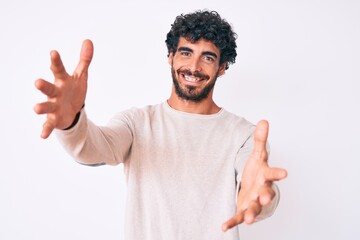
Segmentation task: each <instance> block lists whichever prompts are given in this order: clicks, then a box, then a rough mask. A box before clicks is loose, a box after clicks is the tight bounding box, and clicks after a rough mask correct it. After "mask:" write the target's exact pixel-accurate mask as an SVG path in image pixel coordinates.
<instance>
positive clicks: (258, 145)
mask: <svg viewBox="0 0 360 240" xmlns="http://www.w3.org/2000/svg"><path fill="white" fill-rule="evenodd" d="M268 132H269V123H268V122H267V121H266V120H261V121H260V122H259V123H258V124H257V125H256V128H255V133H254V141H255V142H254V151H253V152H254V154H256V155H257V156H261V155H262V154H264V153H266V154H267V151H266V142H267V138H268Z"/></svg>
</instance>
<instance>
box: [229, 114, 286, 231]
mask: <svg viewBox="0 0 360 240" xmlns="http://www.w3.org/2000/svg"><path fill="white" fill-rule="evenodd" d="M268 132H269V124H268V122H267V121H265V120H262V121H260V122H259V123H258V124H257V125H256V128H255V133H254V140H255V143H254V149H253V152H252V154H251V156H250V158H249V160H248V161H247V163H246V165H245V168H244V171H243V175H242V179H241V187H240V191H239V194H238V199H237V211H236V213H235V215H234V216H233V217H231V218H230V219H229V220H228V221H226V222H225V223H224V224H223V225H222V230H223V231H227V230H228V229H230V228H232V227H234V226H236V225H238V224H241V223H243V222H245V223H247V224H252V223H254V221H255V219H256V217H257V216H258V215H259V214H260V212H261V210H262V208H263V207H264V206H267V205H269V204H270V203H271V201H272V199H273V198H274V196H275V192H274V190H273V188H272V182H273V181H279V180H281V179H284V178H286V176H287V172H286V170H285V169H281V168H271V167H269V165H268V153H267V150H266V142H267V137H268Z"/></svg>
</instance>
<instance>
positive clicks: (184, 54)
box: [180, 51, 191, 57]
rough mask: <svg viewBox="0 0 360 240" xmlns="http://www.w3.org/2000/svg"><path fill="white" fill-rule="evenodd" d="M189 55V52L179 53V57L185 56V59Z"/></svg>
mask: <svg viewBox="0 0 360 240" xmlns="http://www.w3.org/2000/svg"><path fill="white" fill-rule="evenodd" d="M190 54H191V53H190V52H186V51H182V52H180V55H181V56H185V57H189V56H190Z"/></svg>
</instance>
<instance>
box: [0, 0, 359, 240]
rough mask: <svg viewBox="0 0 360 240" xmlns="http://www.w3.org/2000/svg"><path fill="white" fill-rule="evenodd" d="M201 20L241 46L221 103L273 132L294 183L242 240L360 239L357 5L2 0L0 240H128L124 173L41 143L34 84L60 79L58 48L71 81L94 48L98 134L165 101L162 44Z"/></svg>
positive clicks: (167, 85)
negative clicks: (122, 115) (215, 16)
mask: <svg viewBox="0 0 360 240" xmlns="http://www.w3.org/2000/svg"><path fill="white" fill-rule="evenodd" d="M197 9H210V10H217V11H218V12H219V13H220V14H221V15H222V17H224V18H225V19H227V20H228V21H229V22H230V23H231V24H232V25H233V28H234V30H235V31H236V32H237V34H238V39H237V44H238V49H237V50H238V57H237V61H236V64H235V65H232V66H230V69H229V70H227V72H226V74H225V76H223V77H221V78H219V80H218V82H217V85H216V86H215V96H214V98H215V100H216V102H217V103H218V105H220V106H221V107H224V108H225V109H227V110H229V111H231V112H234V113H235V114H237V115H240V116H243V117H245V118H247V119H248V120H250V121H252V122H254V123H256V122H258V121H259V120H260V119H267V120H268V121H269V122H270V136H269V141H270V144H271V148H272V153H271V156H270V160H269V161H270V164H271V165H272V166H280V167H284V168H286V169H287V170H288V173H289V177H288V178H287V179H286V180H284V181H282V182H280V183H279V187H280V189H281V201H280V205H279V207H278V209H277V211H276V213H275V214H274V215H273V216H272V217H271V218H269V219H266V220H264V221H262V222H259V223H256V224H254V225H251V226H248V225H243V226H241V229H240V230H241V239H243V240H246V239H251V240H260V239H281V240H289V239H291V240H303V239H308V240H312V239H334V240H335V239H358V237H359V235H360V224H359V220H358V216H359V215H360V206H359V205H360V204H359V203H360V193H359V191H360V174H359V172H360V163H359V162H360V158H359V150H360V140H359V135H360V127H359V126H360V111H359V103H360V94H359V92H360V91H359V90H360V70H359V67H360V44H359V43H360V2H359V1H358V0H353V1H351V0H337V1H336V0H293V1H288V0H273V1H267V0H246V1H245V0H244V1H241V0H238V1H228V0H222V1H210V0H207V1H194V0H183V1H165V0H163V1H160V0H159V1H145V0H139V1H136V0H135V1H120V0H118V1H115V0H113V1H105V0H104V1H94V0H78V1H70V0H62V1H51V0H47V1H45V0H32V1H25V0H22V1H21V0H13V1H5V0H0V77H1V88H0V107H1V108H0V109H1V117H0V121H1V122H0V128H1V131H0V134H1V140H0V141H1V144H0V150H1V151H0V153H1V155H0V163H1V164H0V239H1V240H15V239H16V240H18V239H19V240H22V239H34V240H48V239H51V240H63V239H87V240H95V239H107V240H119V239H123V228H124V227H123V222H124V212H125V199H126V182H125V178H124V174H123V167H122V166H116V167H110V166H103V167H97V168H91V167H84V166H82V165H79V164H77V163H75V162H74V161H73V159H72V158H71V157H69V156H68V155H67V154H66V153H65V151H64V150H63V149H62V147H61V146H60V145H59V144H58V142H57V140H56V138H55V136H51V137H50V138H49V139H47V140H43V139H41V138H40V132H41V128H42V124H43V122H44V120H45V116H38V115H36V114H35V113H34V112H33V106H34V105H35V103H37V102H42V101H45V97H44V96H43V95H42V94H41V93H40V92H38V91H37V90H36V89H35V87H34V81H35V80H36V79H37V78H44V79H47V80H49V81H52V80H53V78H52V75H51V72H50V69H49V66H50V61H49V52H50V50H52V49H57V50H58V51H59V52H60V54H61V56H62V58H63V61H64V63H65V66H66V68H67V70H68V71H69V72H72V71H73V70H74V68H75V66H76V64H77V62H78V56H79V52H80V47H81V43H82V41H83V40H84V39H86V38H89V39H92V40H93V42H94V45H95V55H94V59H93V62H92V64H91V68H90V76H89V89H88V95H87V99H86V110H87V112H88V116H89V117H90V118H91V119H92V120H93V121H94V122H95V123H97V124H99V125H104V124H106V123H107V121H108V120H109V119H110V118H111V117H112V116H113V115H114V114H115V113H116V112H118V111H122V110H125V109H127V108H130V107H133V106H135V107H143V106H145V105H148V104H156V103H160V102H163V101H165V100H166V99H167V98H168V97H169V96H170V90H171V75H170V66H169V65H168V63H167V57H166V55H167V50H166V46H165V42H164V41H165V36H166V34H167V32H168V31H169V29H170V27H171V24H172V23H173V21H174V19H175V17H176V16H177V15H179V14H181V13H188V12H192V11H194V10H197ZM219 207H221V206H219ZM224 220H225V219H224ZM219 228H220V226H219Z"/></svg>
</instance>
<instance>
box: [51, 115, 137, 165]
mask: <svg viewBox="0 0 360 240" xmlns="http://www.w3.org/2000/svg"><path fill="white" fill-rule="evenodd" d="M56 135H57V137H58V139H59V141H60V143H61V144H62V145H63V147H64V148H65V150H66V151H67V152H68V153H69V154H70V155H71V156H73V157H74V158H75V160H76V161H78V162H79V163H81V164H85V165H95V166H96V165H101V164H109V165H116V164H118V163H122V162H124V161H125V160H126V157H127V155H128V153H129V150H130V147H131V144H132V134H131V130H130V128H129V125H128V124H127V123H126V121H125V120H124V119H121V118H113V119H112V120H111V121H110V123H109V124H108V125H107V126H106V127H99V126H96V125H95V124H94V123H92V122H91V121H90V120H89V119H88V118H87V115H86V112H85V110H84V109H83V110H82V111H81V114H80V118H79V121H78V123H77V124H76V125H75V126H74V127H73V128H71V129H69V130H56Z"/></svg>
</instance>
